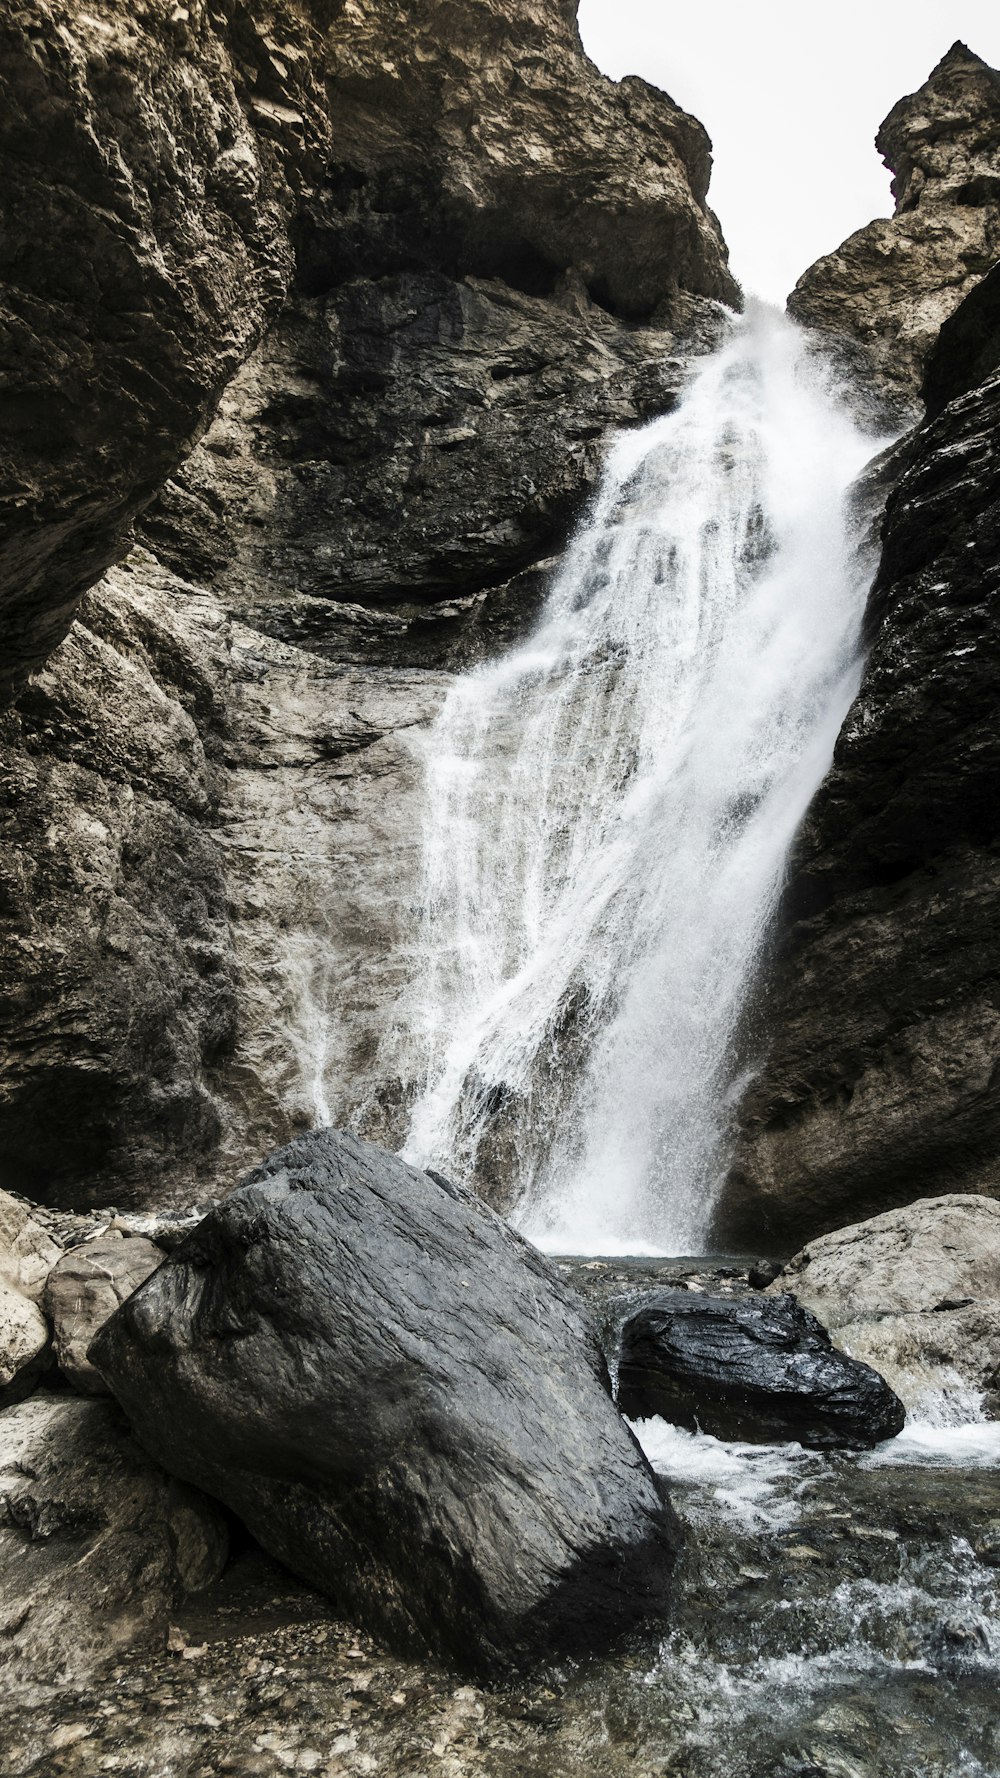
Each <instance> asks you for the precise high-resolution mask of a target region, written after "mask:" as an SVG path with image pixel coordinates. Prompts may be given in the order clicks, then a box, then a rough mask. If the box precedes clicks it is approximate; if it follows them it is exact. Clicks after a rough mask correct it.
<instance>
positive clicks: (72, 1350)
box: [45, 1232, 166, 1395]
mask: <svg viewBox="0 0 1000 1778" xmlns="http://www.w3.org/2000/svg"><path fill="white" fill-rule="evenodd" d="M165 1257H166V1256H165V1255H164V1253H163V1252H162V1250H161V1249H160V1248H159V1247H156V1246H154V1244H153V1242H152V1241H147V1240H145V1239H144V1238H143V1237H142V1236H141V1235H136V1236H133V1237H132V1238H131V1239H128V1240H126V1239H125V1238H124V1236H123V1235H121V1234H114V1233H111V1232H108V1233H107V1234H105V1235H103V1236H101V1237H100V1238H99V1239H98V1240H96V1241H87V1242H85V1243H84V1244H83V1246H81V1247H74V1248H71V1250H70V1251H69V1253H65V1254H63V1256H62V1258H61V1259H60V1260H59V1263H58V1264H57V1265H55V1266H53V1268H52V1270H51V1272H50V1273H49V1277H48V1282H47V1284H46V1286H45V1307H46V1309H47V1310H48V1313H49V1315H50V1316H51V1319H52V1323H53V1327H54V1329H55V1352H56V1359H57V1361H58V1364H59V1368H60V1370H61V1371H62V1373H63V1375H64V1376H65V1377H67V1378H68V1379H69V1381H70V1382H71V1383H72V1384H73V1387H74V1388H75V1389H79V1390H80V1392H81V1394H84V1395H107V1393H108V1388H107V1384H106V1383H105V1381H104V1379H103V1377H102V1376H101V1375H100V1373H99V1372H98V1371H96V1370H95V1369H94V1366H93V1365H92V1364H91V1363H90V1361H89V1359H88V1358H87V1348H88V1346H89V1345H90V1343H91V1341H92V1340H93V1339H94V1337H95V1335H96V1334H97V1333H98V1332H99V1330H100V1329H101V1328H102V1327H103V1326H104V1323H105V1322H106V1321H107V1319H108V1317H109V1315H113V1314H114V1312H115V1310H116V1309H117V1308H119V1307H120V1305H121V1304H122V1303H123V1302H124V1301H125V1299H126V1298H127V1297H130V1296H131V1294H132V1292H133V1290H136V1289H138V1287H139V1285H140V1284H142V1283H143V1282H144V1281H145V1280H146V1279H147V1278H148V1277H149V1275H150V1273H151V1272H155V1271H156V1268H157V1266H159V1265H162V1264H163V1260H164V1258H165Z"/></svg>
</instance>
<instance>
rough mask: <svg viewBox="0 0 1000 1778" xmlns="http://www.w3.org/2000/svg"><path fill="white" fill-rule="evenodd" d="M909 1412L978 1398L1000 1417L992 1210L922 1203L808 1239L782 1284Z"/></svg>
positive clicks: (974, 1201)
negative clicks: (949, 1400)
mask: <svg viewBox="0 0 1000 1778" xmlns="http://www.w3.org/2000/svg"><path fill="white" fill-rule="evenodd" d="M778 1288H781V1289H786V1288H787V1289H789V1290H791V1291H792V1292H793V1293H794V1295H795V1296H796V1297H797V1299H798V1301H799V1302H800V1303H802V1304H804V1305H805V1307H806V1308H808V1309H810V1310H811V1311H812V1313H813V1314H814V1315H816V1316H818V1318H819V1319H820V1320H821V1321H822V1322H823V1324H824V1326H825V1327H827V1328H829V1330H830V1333H831V1334H832V1336H833V1339H834V1341H835V1343H836V1344H837V1345H838V1346H839V1347H840V1348H841V1350H842V1351H844V1352H849V1353H850V1354H852V1356H853V1357H855V1358H860V1359H863V1360H864V1361H865V1363H867V1364H871V1365H875V1366H876V1367H877V1369H878V1370H880V1371H881V1372H882V1373H883V1374H884V1375H885V1376H886V1377H887V1378H888V1379H889V1381H890V1382H891V1383H892V1386H893V1388H894V1389H895V1390H896V1392H897V1393H898V1394H899V1395H900V1396H901V1397H902V1399H903V1400H904V1401H905V1403H906V1405H907V1408H908V1409H910V1410H916V1411H917V1412H920V1411H921V1409H923V1410H924V1411H927V1410H928V1409H930V1410H932V1411H933V1410H935V1409H937V1411H938V1412H940V1409H941V1398H942V1397H945V1398H947V1397H949V1396H951V1397H956V1396H957V1397H958V1405H959V1406H961V1405H963V1397H965V1398H966V1400H967V1398H968V1397H969V1396H970V1395H982V1394H985V1395H986V1396H987V1398H988V1400H987V1406H989V1407H992V1409H993V1411H994V1412H996V1411H997V1410H1000V1393H998V1391H1000V1203H996V1202H995V1201H993V1200H991V1199H988V1198H976V1197H966V1196H961V1195H958V1194H952V1195H949V1196H947V1197H941V1198H922V1199H919V1200H918V1201H917V1202H916V1203H914V1204H908V1205H907V1206H906V1207H905V1209H900V1210H891V1211H888V1212H887V1213H885V1214H884V1215H882V1216H874V1217H872V1218H871V1219H870V1220H869V1221H867V1222H861V1223H855V1224H853V1225H852V1226H851V1227H849V1228H845V1229H838V1230H836V1232H835V1233H833V1234H830V1235H824V1236H822V1237H821V1238H820V1239H819V1240H816V1241H811V1242H810V1243H809V1245H808V1247H805V1248H803V1250H802V1252H801V1253H797V1254H796V1255H795V1258H794V1259H792V1260H790V1261H789V1263H788V1265H787V1266H786V1268H785V1271H784V1274H783V1276H782V1279H781V1284H780V1286H772V1290H774V1289H778Z"/></svg>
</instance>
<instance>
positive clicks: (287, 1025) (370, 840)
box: [0, 0, 737, 1202]
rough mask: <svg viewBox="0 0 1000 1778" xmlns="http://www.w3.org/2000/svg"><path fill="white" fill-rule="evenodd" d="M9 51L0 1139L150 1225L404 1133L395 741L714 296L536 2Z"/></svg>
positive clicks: (161, 33) (693, 177) (402, 814)
mask: <svg viewBox="0 0 1000 1778" xmlns="http://www.w3.org/2000/svg"><path fill="white" fill-rule="evenodd" d="M182 15H183V16H182ZM4 29H5V31H6V33H7V38H6V43H7V50H8V55H7V60H6V62H5V68H6V70H7V73H8V78H9V80H10V83H11V88H12V94H13V102H12V110H11V112H10V116H11V117H12V118H14V119H15V120H16V123H15V125H14V126H12V128H13V140H12V144H11V153H12V155H13V157H14V163H13V166H12V171H11V179H10V181H9V182H8V190H9V191H14V192H15V194H16V202H18V203H19V202H20V194H21V193H24V192H25V191H26V190H27V192H28V196H29V197H30V201H31V203H32V204H34V205H35V207H36V214H37V212H38V206H39V205H43V206H47V208H46V209H45V214H46V216H47V217H48V218H49V226H48V229H47V236H46V242H45V254H44V263H43V261H42V260H39V262H38V263H37V264H33V263H32V261H31V254H30V244H29V241H28V236H27V221H26V218H27V214H28V211H27V208H25V210H24V212H23V214H22V213H21V212H20V211H17V213H16V219H17V218H18V217H19V218H20V223H21V227H20V232H18V231H16V230H15V232H14V234H13V235H12V237H11V239H12V241H13V242H14V246H13V255H14V267H13V271H14V275H13V276H12V279H11V289H12V296H11V301H12V305H13V307H14V309H15V310H17V313H18V315H20V314H21V313H22V312H23V314H25V315H27V316H28V320H27V321H25V322H24V324H23V325H24V326H26V327H27V326H30V329H31V351H30V354H29V358H25V360H24V365H23V369H24V372H25V386H26V387H27V386H28V384H30V387H31V388H32V389H33V390H35V391H36V392H37V391H40V392H41V398H40V399H35V398H34V397H33V399H32V400H31V401H30V402H29V401H27V398H26V397H25V400H24V401H22V402H21V405H20V406H15V407H14V408H12V409H10V410H9V412H10V413H11V414H13V415H14V417H15V418H17V416H19V415H23V427H22V430H23V437H22V436H21V432H19V430H18V428H17V427H16V426H14V425H13V424H11V425H9V426H8V427H7V429H6V439H5V443H6V445H7V448H8V454H9V458H10V462H11V465H12V473H13V474H15V475H16V476H20V477H21V482H22V483H23V486H24V487H25V488H26V489H28V495H27V496H26V502H27V503H26V504H24V505H22V506H20V507H16V508H15V511H14V520H13V522H12V526H11V530H10V532H9V536H8V541H9V545H10V550H11V552H12V553H11V554H10V557H9V573H8V577H7V580H6V583H5V585H6V588H7V595H9V604H8V605H7V607H6V609H7V610H8V613H9V615H10V622H11V632H10V633H11V635H14V634H15V632H16V635H17V637H18V638H19V639H18V640H17V641H16V642H15V643H14V644H12V652H11V653H10V655H9V659H10V661H11V663H12V667H13V669H15V670H14V671H12V677H13V678H16V677H17V676H18V674H21V673H23V671H24V669H25V668H26V667H27V666H37V665H38V662H39V661H40V659H41V657H42V656H43V655H48V658H47V660H46V661H45V665H44V668H43V670H41V671H40V672H39V673H37V675H36V677H35V678H34V679H33V680H32V681H31V683H30V684H29V686H28V687H27V689H26V690H24V691H22V692H21V694H20V696H18V697H17V699H16V701H15V703H14V705H13V707H12V708H11V710H10V711H9V712H8V714H7V716H6V718H5V719H4V721H5V731H4V736H3V753H2V768H0V769H2V771H3V776H4V781H5V783H6V785H7V786H8V795H7V798H6V809H5V821H6V844H5V848H4V854H3V863H2V866H0V868H2V872H3V912H4V920H5V928H4V942H3V948H2V951H0V1151H2V1152H3V1155H4V1167H5V1169H6V1173H7V1174H8V1175H9V1178H8V1183H13V1184H20V1185H22V1186H25V1187H27V1188H28V1189H29V1190H31V1191H32V1192H33V1193H35V1194H36V1195H47V1196H49V1197H53V1198H56V1199H59V1200H60V1201H66V1202H87V1201H100V1200H102V1199H103V1200H107V1198H108V1197H109V1196H110V1197H113V1198H118V1199H120V1200H121V1201H123V1202H124V1201H130V1200H131V1201H134V1200H140V1199H145V1200H149V1199H153V1200H155V1199H157V1198H160V1197H163V1196H169V1193H170V1190H171V1186H172V1182H174V1181H177V1182H179V1183H180V1182H183V1188H184V1190H186V1191H188V1192H189V1191H190V1188H191V1182H192V1180H194V1181H198V1182H199V1183H201V1184H204V1185H206V1186H208V1187H209V1188H211V1187H214V1186H216V1185H218V1184H227V1183H229V1182H231V1180H232V1179H233V1178H235V1177H236V1176H237V1175H238V1173H239V1171H240V1169H241V1168H242V1167H243V1166H245V1164H246V1163H247V1162H248V1160H250V1159H255V1158H256V1157H257V1156H258V1155H259V1154H260V1153H261V1152H262V1151H264V1150H266V1149H267V1148H269V1147H271V1146H273V1145H274V1144H275V1143H276V1142H279V1141H282V1140H285V1139H287V1138H288V1137H289V1136H291V1135H293V1134H294V1133H295V1132H296V1131H298V1130H300V1129H302V1128H306V1127H309V1126H310V1125H312V1124H313V1123H315V1122H317V1121H324V1120H325V1119H326V1118H327V1116H330V1117H332V1118H334V1119H335V1120H336V1121H340V1122H344V1121H347V1120H348V1119H349V1118H352V1117H353V1118H355V1119H360V1120H361V1122H362V1124H363V1127H364V1129H365V1131H366V1133H368V1134H370V1135H373V1136H375V1137H376V1138H378V1137H381V1138H384V1139H387V1140H388V1139H391V1138H392V1137H393V1136H394V1135H396V1134H397V1128H396V1125H397V1124H398V1119H399V1106H398V1096H399V1094H398V1083H396V1082H395V1081H394V1080H392V1079H391V1078H383V1076H384V1065H383V1064H382V1063H381V1062H380V1061H379V1055H380V1047H379V1039H380V1037H381V1035H382V1033H383V1032H384V1030H385V1027H386V1023H387V1022H391V1017H392V1007H393V1004H394V1001H395V997H396V994H397V992H398V988H399V986H400V985H401V982H402V972H403V971H404V970H405V965H406V956H405V945H406V943H407V940H408V937H409V936H411V934H412V926H413V920H414V913H415V908H416V903H417V901H418V898H419V869H418V853H419V838H420V835H419V814H420V811H419V782H420V778H419V758H418V752H419V734H420V732H421V730H422V729H423V728H425V727H426V725H427V723H428V721H429V720H430V719H431V717H432V716H433V714H434V712H435V711H436V709H437V708H438V706H439V704H440V701H441V699H442V697H443V695H444V692H445V690H446V687H447V683H448V674H449V672H450V671H451V670H452V669H453V668H454V667H455V666H457V665H460V664H464V663H465V662H467V661H469V660H472V659H476V658H480V657H481V656H482V655H484V654H487V653H490V652H492V651H494V650H495V649H497V648H498V647H500V646H502V645H503V644H504V643H505V642H506V641H508V640H509V639H511V638H512V637H513V636H515V635H517V634H518V633H520V631H521V630H523V628H524V626H525V625H526V624H527V623H528V622H530V620H531V618H532V617H533V615H534V613H535V612H536V611H537V609H538V605H539V601H540V598H541V596H542V594H543V591H544V586H545V583H546V577H547V572H548V567H549V566H550V564H551V561H552V558H553V557H554V556H556V555H557V554H558V552H559V550H560V549H561V547H562V544H563V542H564V541H565V538H566V535H567V532H568V530H569V528H570V527H571V525H572V523H573V521H574V518H575V516H576V514H577V513H578V512H579V510H580V506H581V503H582V502H583V501H584V500H585V499H586V497H587V494H588V492H589V491H590V489H591V488H592V487H593V485H594V482H595V480H596V477H597V474H598V472H599V464H600V458H601V451H602V443H603V439H604V438H605V436H606V434H607V432H608V430H609V428H612V427H615V426H618V425H622V424H631V423H635V422H636V421H638V420H640V419H642V418H645V417H646V416H647V415H648V414H650V413H653V412H656V411H659V410H660V409H661V408H662V407H663V406H665V405H667V404H668V403H669V401H670V400H671V399H672V391H673V390H674V389H675V388H676V387H677V386H678V384H679V382H680V380H681V378H682V376H683V360H684V357H685V354H686V353H688V352H689V351H690V350H692V349H693V350H698V349H703V348H704V346H705V345H706V344H707V343H709V342H710V339H711V337H712V334H713V329H714V328H715V327H716V326H717V324H718V318H719V315H720V313H721V311H720V310H719V308H718V302H719V301H720V300H721V301H723V302H726V301H729V302H732V301H734V300H735V299H736V294H737V293H736V288H735V286H734V284H733V282H732V280H731V278H730V276H729V273H728V271H727V269H726V263H725V249H724V247H723V245H722V242H721V239H720V236H719V233H718V228H717V225H716V223H715V220H714V218H713V217H712V215H711V212H710V211H709V210H708V209H707V208H706V204H705V191H706V187H707V182H708V172H709V165H710V159H709V146H708V142H707V138H706V137H705V133H704V131H703V130H702V128H701V126H700V125H699V124H698V123H697V122H696V121H695V120H694V119H692V118H690V117H687V116H686V114H684V113H683V112H681V111H679V110H678V109H677V107H676V106H674V105H673V104H672V103H671V101H670V100H669V99H668V98H667V97H666V96H665V95H663V94H661V93H658V92H656V91H654V89H652V88H649V87H647V86H645V85H644V83H642V82H641V81H631V80H630V81H626V82H623V83H621V84H620V85H615V84H614V83H612V82H610V81H608V80H606V79H604V77H603V76H601V75H600V74H599V73H598V72H597V70H596V69H594V68H593V66H592V65H591V64H590V63H589V62H587V60H586V58H585V57H584V56H583V54H582V51H581V49H580V46H579V40H578V37H577V34H576V28H575V9H574V7H573V6H571V5H567V4H565V0H561V3H559V4H556V0H516V3H514V4H511V3H510V0H507V3H506V4H503V5H501V4H500V3H499V0H462V3H461V4H445V3H443V0H434V3H430V0H424V3H423V4H420V5H417V6H415V7H409V8H406V9H403V8H402V7H394V6H385V5H383V4H380V3H378V4H377V3H376V0H347V3H345V4H343V5H341V4H339V3H334V0H330V3H329V4H325V3H324V0H308V4H306V0H302V3H301V4H300V5H291V4H289V5H287V6H283V7H278V6H274V5H271V4H269V3H267V0H260V4H258V0H238V3H232V0H218V3H217V4H213V3H211V0H209V3H207V4H205V5H197V4H193V5H190V6H187V7H183V8H181V7H173V6H167V5H166V4H164V5H160V4H159V0H155V3H154V0H150V4H149V5H148V6H146V7H144V8H140V9H138V10H137V11H133V10H131V9H130V10H128V11H123V10H122V9H121V8H116V7H115V5H114V4H113V3H112V0H102V3H101V4H99V5H97V6H95V7H90V8H89V9H88V10H87V12H86V13H83V12H79V11H78V9H77V8H76V6H75V5H73V4H70V3H69V0H59V4H57V0H48V3H47V6H46V8H45V9H43V12H42V13H41V14H40V15H39V18H38V19H37V21H36V19H35V17H34V9H32V11H31V12H30V14H29V9H28V8H26V7H25V8H20V9H15V13H14V15H13V17H12V19H11V20H10V21H9V22H8V24H7V25H5V27H4ZM53 94H54V95H55V98H53V97H52V95H53ZM32 95H41V96H40V97H37V99H36V98H33V97H32ZM161 100H162V102H161ZM57 114H58V117H59V118H62V120H63V121H62V123H61V124H60V125H59V128H60V129H62V130H63V132H64V134H66V136H67V140H70V139H71V140H72V141H76V137H77V136H79V137H80V140H81V142H83V144H84V147H85V149H86V152H85V153H84V152H83V149H81V152H80V165H79V168H78V169H76V170H75V171H74V175H73V180H72V181H71V182H70V183H71V189H69V190H68V191H64V190H63V188H62V186H61V184H60V176H59V174H58V171H57V155H56V147H57V146H58V145H59V143H61V142H62V137H61V136H59V133H58V130H57V129H56V124H55V123H54V122H53V121H52V120H53V118H54V117H56V115H57ZM50 126H51V127H50ZM53 131H54V132H55V135H54V136H53V135H52V132H53ZM74 132H75V133H76V134H74ZM53 144H54V145H53ZM29 154H30V155H31V156H32V157H33V159H34V162H35V165H36V168H37V171H36V173H34V174H33V175H32V177H33V179H34V180H35V184H33V185H31V186H30V188H27V187H26V186H25V182H24V181H25V174H24V170H23V166H22V159H23V157H26V156H28V155H29ZM88 169H90V171H88ZM226 169H228V172H227V171H226ZM224 173H225V177H223V174H224ZM74 181H75V183H74ZM88 181H89V183H88ZM116 182H117V183H116ZM116 205H117V208H116V207H115V206H116ZM108 217H111V218H112V220H111V221H109V220H108ZM105 230H110V232H111V236H112V237H113V245H114V251H113V252H112V250H111V247H108V249H107V256H106V258H107V262H106V264H105V259H104V258H103V257H102V255H103V254H104V252H105V249H104V246H103V245H102V243H104V241H105V232H104V231H105ZM73 251H75V253H76V260H75V261H74V265H73V269H72V270H70V269H67V270H65V271H64V272H60V270H59V263H60V253H61V254H62V259H63V260H66V259H67V258H71V257H72V254H73ZM77 261H78V262H79V263H77ZM89 263H92V264H93V266H94V267H95V268H96V269H95V270H94V272H93V274H92V275H89V281H88V276H87V275H85V273H84V271H83V269H81V268H82V267H84V266H86V265H87V264H89ZM102 266H103V267H104V270H103V271H102V270H101V267H102ZM60 278H61V279H62V282H60ZM32 280H33V281H32ZM22 287H23V288H22ZM36 287H37V288H36ZM25 292H27V294H25ZM109 293H110V296H111V298H113V301H112V302H111V303H110V306H109ZM18 325H19V326H20V325H21V322H18ZM23 337H25V336H24V335H23V330H22V334H21V335H18V336H17V338H22V339H23ZM11 338H12V339H14V345H13V348H12V353H11V357H12V361H13V369H12V372H11V374H12V375H14V376H17V375H18V374H20V369H19V364H20V356H23V347H20V346H18V345H17V339H16V338H14V336H13V335H12V336H11ZM74 342H75V343H74ZM67 354H69V356H67ZM74 354H75V356H74ZM29 359H30V362H29ZM18 386H19V385H18ZM48 390H50V391H51V393H52V404H51V405H49V406H48V407H47V405H46V391H48ZM60 403H62V404H64V406H65V408H66V416H67V418H66V427H65V428H63V430H64V431H65V439H66V445H65V449H61V450H59V451H57V450H56V449H55V448H54V443H53V439H54V435H55V434H56V433H57V432H59V431H60V426H61V423H60V425H57V424H56V421H57V418H58V415H59V414H60V413H61V412H63V407H60V406H59V405H58V404H60ZM213 415H214V417H213ZM20 424H21V422H20V421H19V425H20ZM199 437H200V438H201V442H200V443H199V442H198V440H199ZM182 459H183V461H182ZM168 478H169V480H168ZM140 511H141V513H142V516H141V532H140V536H139V542H138V545H137V546H136V547H135V548H134V549H133V551H132V553H131V554H130V555H128V556H127V559H124V560H122V561H121V562H120V565H119V566H117V567H114V568H112V570H111V572H110V573H109V574H108V575H107V576H106V578H105V579H104V580H103V581H101V583H100V584H99V585H97V586H94V587H92V588H91V590H90V591H89V592H88V593H87V596H86V600H85V603H84V605H83V607H82V608H81V611H80V617H79V619H78V621H77V622H76V623H75V624H74V625H73V627H72V629H70V631H69V633H68V635H66V637H65V640H64V641H63V642H62V643H61V645H60V646H59V647H58V648H57V649H56V650H55V652H54V653H49V650H50V649H51V646H52V643H53V642H54V641H56V640H58V637H59V636H60V635H61V634H63V632H64V631H65V630H66V626H67V623H68V622H69V619H70V617H71V615H72V611H73V609H74V606H75V603H76V601H77V599H78V597H79V594H80V592H81V590H82V589H83V588H84V587H86V586H88V585H90V583H92V582H93V581H94V580H95V578H96V576H97V575H98V574H99V573H100V571H101V570H102V569H103V568H104V567H106V565H107V564H108V562H109V561H111V560H113V558H115V557H116V556H121V555H122V551H123V550H124V549H125V548H126V547H127V543H128V537H127V527H128V525H129V524H130V523H131V522H132V521H133V520H134V519H135V518H136V516H137V515H138V514H139V513H140ZM7 595H5V596H7ZM18 626H20V627H18ZM380 1070H381V1072H380ZM394 1120H395V1121H394Z"/></svg>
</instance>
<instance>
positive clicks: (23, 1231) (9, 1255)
mask: <svg viewBox="0 0 1000 1778" xmlns="http://www.w3.org/2000/svg"><path fill="white" fill-rule="evenodd" d="M61 1253H62V1248H61V1247H60V1246H59V1244H58V1242H56V1241H54V1240H53V1239H52V1236H51V1235H50V1234H49V1233H48V1231H47V1229H46V1228H45V1227H44V1226H43V1224H42V1223H40V1222H39V1221H37V1220H36V1218H35V1217H34V1216H33V1215H32V1213H31V1207H30V1205H28V1204H26V1203H25V1202H24V1200H23V1199H22V1198H15V1197H12V1195H11V1193H10V1192H5V1191H0V1278H2V1279H3V1280H4V1282H5V1283H7V1284H10V1285H12V1286H13V1287H14V1289H15V1290H19V1291H20V1292H21V1294H22V1296H26V1297H29V1298H30V1299H31V1301H32V1302H38V1301H39V1299H40V1297H41V1295H42V1292H43V1291H44V1289H45V1280H46V1278H47V1277H48V1275H49V1273H50V1272H51V1270H52V1267H53V1266H54V1265H55V1263H56V1261H57V1259H58V1258H59V1256H60V1254H61Z"/></svg>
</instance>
